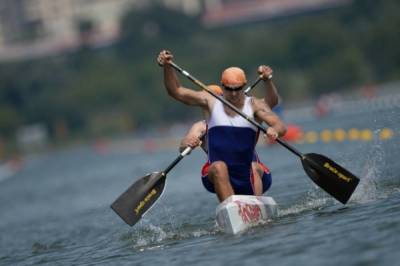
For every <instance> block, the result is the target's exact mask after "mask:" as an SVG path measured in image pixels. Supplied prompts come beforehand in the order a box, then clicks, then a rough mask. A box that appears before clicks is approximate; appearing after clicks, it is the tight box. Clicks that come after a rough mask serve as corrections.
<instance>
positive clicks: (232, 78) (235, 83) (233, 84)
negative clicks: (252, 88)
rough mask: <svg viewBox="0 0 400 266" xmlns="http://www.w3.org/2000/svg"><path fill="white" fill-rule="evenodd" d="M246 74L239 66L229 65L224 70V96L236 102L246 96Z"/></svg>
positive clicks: (222, 82)
mask: <svg viewBox="0 0 400 266" xmlns="http://www.w3.org/2000/svg"><path fill="white" fill-rule="evenodd" d="M246 82H247V81H246V75H245V74H244V71H243V70H242V69H241V68H239V67H229V68H227V69H225V70H224V71H223V72H222V75H221V85H222V88H223V92H224V97H225V98H226V99H227V100H228V101H230V102H232V103H235V102H237V101H239V100H240V98H241V97H238V96H244V93H243V88H244V86H245V85H246Z"/></svg>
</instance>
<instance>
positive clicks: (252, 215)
mask: <svg viewBox="0 0 400 266" xmlns="http://www.w3.org/2000/svg"><path fill="white" fill-rule="evenodd" d="M235 203H236V204H237V205H238V207H239V216H240V217H241V218H242V221H243V222H244V223H254V222H258V221H259V220H260V219H261V209H260V206H258V205H250V204H246V203H244V202H240V201H235Z"/></svg>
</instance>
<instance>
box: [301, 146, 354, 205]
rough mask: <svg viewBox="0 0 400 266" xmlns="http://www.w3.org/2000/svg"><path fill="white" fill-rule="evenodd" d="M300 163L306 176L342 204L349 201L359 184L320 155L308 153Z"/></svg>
mask: <svg viewBox="0 0 400 266" xmlns="http://www.w3.org/2000/svg"><path fill="white" fill-rule="evenodd" d="M301 162H302V164H303V167H304V170H305V171H306V173H307V174H308V176H309V177H310V178H311V179H312V180H313V181H314V182H315V183H316V184H317V185H318V186H320V187H321V188H322V189H323V190H325V191H326V192H328V194H330V195H331V196H332V197H334V198H335V199H337V200H338V201H340V202H341V203H343V204H346V202H347V201H348V200H349V199H350V197H351V195H352V194H353V192H354V190H355V189H356V187H357V185H358V183H359V182H360V179H358V177H356V176H355V175H353V174H352V173H350V172H349V171H347V170H346V169H344V168H343V167H342V166H340V165H338V164H337V163H335V162H334V161H332V160H331V159H329V158H327V157H325V156H323V155H321V154H316V153H308V154H306V155H304V157H303V158H302V159H301Z"/></svg>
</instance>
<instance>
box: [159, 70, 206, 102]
mask: <svg viewBox="0 0 400 266" xmlns="http://www.w3.org/2000/svg"><path fill="white" fill-rule="evenodd" d="M164 85H165V88H166V89H167V92H168V95H170V96H171V97H172V98H174V99H176V100H178V101H180V102H182V103H184V104H187V105H195V106H200V107H204V108H206V107H207V106H208V98H209V97H208V95H207V94H206V93H205V92H204V91H194V90H191V89H187V88H185V87H182V86H181V84H180V82H179V79H178V77H177V75H176V72H175V70H174V69H173V67H172V66H171V65H169V64H165V66H164Z"/></svg>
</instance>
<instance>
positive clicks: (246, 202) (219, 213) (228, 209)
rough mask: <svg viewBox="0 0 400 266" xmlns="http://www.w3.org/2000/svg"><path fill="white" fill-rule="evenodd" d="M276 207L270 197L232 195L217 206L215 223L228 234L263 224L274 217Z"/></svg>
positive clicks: (276, 212) (276, 210) (276, 211)
mask: <svg viewBox="0 0 400 266" xmlns="http://www.w3.org/2000/svg"><path fill="white" fill-rule="evenodd" d="M277 214H278V207H277V204H276V202H275V200H274V199H273V198H271V197H263V196H248V195H232V196H230V197H229V198H227V199H225V200H224V201H223V202H222V203H220V204H219V205H218V206H217V209H216V221H217V225H218V226H219V227H220V228H221V229H222V230H223V231H224V232H225V233H228V234H237V233H240V232H243V231H245V230H247V229H248V228H250V227H253V226H256V225H259V224H265V223H267V222H268V221H269V220H271V219H273V218H274V217H276V216H277Z"/></svg>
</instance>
